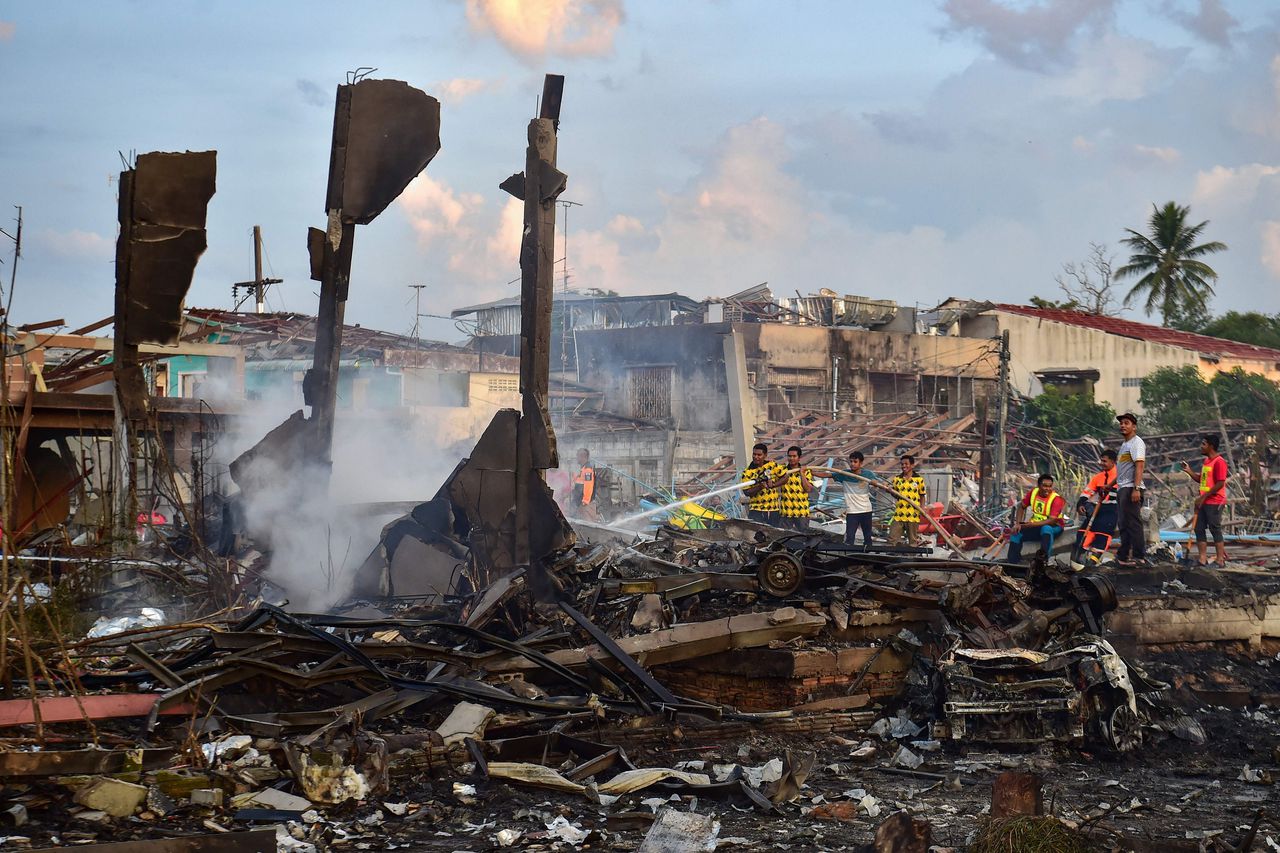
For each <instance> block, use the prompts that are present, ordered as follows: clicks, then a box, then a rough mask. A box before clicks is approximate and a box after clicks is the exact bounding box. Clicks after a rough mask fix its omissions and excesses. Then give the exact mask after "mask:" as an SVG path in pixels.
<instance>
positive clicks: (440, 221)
mask: <svg viewBox="0 0 1280 853" xmlns="http://www.w3.org/2000/svg"><path fill="white" fill-rule="evenodd" d="M399 204H400V206H401V207H402V208H404V211H405V213H406V214H407V215H408V217H409V224H410V225H412V226H413V230H414V232H415V233H416V234H417V235H418V241H419V242H420V243H423V244H426V243H429V242H431V241H432V240H434V239H435V238H436V237H438V236H440V235H442V234H447V235H449V236H451V237H454V238H457V237H466V236H469V235H470V234H471V227H470V224H469V222H464V220H469V219H470V218H471V217H472V216H473V215H474V214H475V213H476V211H477V210H478V209H479V208H481V207H482V206H483V205H484V199H483V198H482V197H480V196H479V195H477V194H475V193H456V192H454V190H453V189H452V188H451V187H449V186H447V185H446V184H444V183H443V182H441V181H437V180H435V179H434V178H432V177H431V176H429V175H428V174H427V173H426V172H423V173H422V174H420V175H418V177H416V178H414V179H413V180H412V181H410V182H409V186H408V187H406V188H405V191H404V192H403V193H401V194H400V198H399Z"/></svg>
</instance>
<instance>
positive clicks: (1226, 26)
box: [1164, 0, 1240, 47]
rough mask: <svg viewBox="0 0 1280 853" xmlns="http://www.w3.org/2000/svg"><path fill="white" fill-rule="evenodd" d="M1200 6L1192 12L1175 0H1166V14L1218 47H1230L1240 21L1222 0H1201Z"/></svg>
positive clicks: (1193, 33)
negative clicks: (1233, 33)
mask: <svg viewBox="0 0 1280 853" xmlns="http://www.w3.org/2000/svg"><path fill="white" fill-rule="evenodd" d="M1199 5H1200V8H1199V9H1198V10H1197V11H1196V12H1194V13H1192V12H1189V11H1187V10H1186V8H1184V7H1183V5H1182V4H1180V3H1177V2H1174V0H1165V2H1164V11H1165V14H1166V15H1168V16H1169V17H1170V18H1172V19H1173V20H1174V21H1176V22H1177V23H1179V24H1180V25H1182V27H1184V28H1185V29H1186V30H1187V31H1188V32H1190V33H1191V34H1192V35H1196V36H1199V37H1200V38H1202V39H1204V40H1205V41H1207V42H1209V43H1210V44H1215V45H1217V46H1218V47H1230V46H1231V36H1232V32H1233V31H1234V30H1235V29H1236V27H1237V26H1239V23H1240V22H1239V21H1237V20H1236V19H1235V17H1234V16H1233V15H1232V14H1231V13H1230V12H1228V11H1227V9H1226V7H1225V6H1223V5H1222V0H1200V4H1199Z"/></svg>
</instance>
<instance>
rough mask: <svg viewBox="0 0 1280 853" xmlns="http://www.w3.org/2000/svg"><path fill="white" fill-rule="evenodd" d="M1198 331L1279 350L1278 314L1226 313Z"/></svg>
mask: <svg viewBox="0 0 1280 853" xmlns="http://www.w3.org/2000/svg"><path fill="white" fill-rule="evenodd" d="M1199 331H1200V333H1201V334H1204V335H1212V336H1213V337H1215V338H1226V339H1227V340H1229V341H1240V342H1241V343H1245V344H1254V345H1255V346H1260V347H1271V348H1272V349H1280V314H1275V315H1272V314H1263V313H1261V312H1259V311H1228V312H1227V313H1225V314H1223V315H1222V316H1221V317H1214V318H1213V319H1212V320H1210V321H1209V322H1208V323H1207V324H1205V326H1204V327H1203V328H1202V329H1200V330H1199Z"/></svg>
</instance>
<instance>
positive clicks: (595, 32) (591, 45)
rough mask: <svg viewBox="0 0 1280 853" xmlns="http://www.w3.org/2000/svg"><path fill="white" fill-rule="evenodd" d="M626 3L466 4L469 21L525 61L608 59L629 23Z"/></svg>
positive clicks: (507, 0)
mask: <svg viewBox="0 0 1280 853" xmlns="http://www.w3.org/2000/svg"><path fill="white" fill-rule="evenodd" d="M624 17H625V16H624V14H623V10H622V2H621V0H467V21H468V23H470V25H471V29H472V30H473V31H475V32H478V33H489V34H492V35H493V36H494V38H496V39H497V40H498V41H499V42H501V43H502V44H503V45H504V46H505V47H506V48H507V49H508V50H510V51H511V52H512V53H514V54H515V55H516V56H517V57H519V58H520V59H522V60H525V61H536V60H539V59H542V58H544V57H546V56H548V55H554V56H564V57H574V56H605V55H608V54H610V53H612V52H613V40H614V36H615V35H616V34H617V31H618V28H619V27H620V26H621V25H622V21H623V19H624Z"/></svg>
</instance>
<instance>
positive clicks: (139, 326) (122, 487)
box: [111, 151, 217, 547]
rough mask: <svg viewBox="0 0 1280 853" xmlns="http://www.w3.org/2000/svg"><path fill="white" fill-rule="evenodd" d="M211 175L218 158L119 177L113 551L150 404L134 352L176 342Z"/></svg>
mask: <svg viewBox="0 0 1280 853" xmlns="http://www.w3.org/2000/svg"><path fill="white" fill-rule="evenodd" d="M216 176H217V152H216V151H198V152H192V151H187V152H185V153H182V154H171V153H162V152H151V153H148V154H142V155H140V156H139V157H138V159H137V162H136V163H135V164H134V167H133V168H132V169H129V170H127V171H125V172H122V173H121V174H120V200H119V211H118V213H119V219H120V236H119V238H118V239H117V240H116V300H115V309H116V310H115V342H114V347H113V352H112V378H113V380H114V385H115V388H114V393H113V396H114V408H115V419H114V425H113V429H112V442H111V452H112V460H111V461H112V475H113V479H114V491H113V494H112V519H113V521H112V536H113V539H114V541H115V543H116V545H117V547H123V546H124V545H127V544H128V543H130V542H131V541H132V540H133V539H134V530H135V527H136V524H137V521H136V519H137V515H138V485H137V460H138V458H139V456H140V453H139V433H140V432H141V430H142V429H143V428H144V427H145V425H146V422H147V420H148V410H149V401H150V391H149V389H148V388H147V383H146V379H145V378H144V376H143V372H142V364H141V362H140V360H139V358H138V348H139V346H140V345H141V344H144V343H154V344H176V343H177V342H178V334H179V332H180V331H181V327H182V304H183V300H185V299H186V296H187V291H188V290H189V289H190V288H191V280H192V277H193V276H194V275H195V270H196V263H197V262H198V261H199V260H200V256H201V255H202V254H204V250H205V246H206V239H205V216H206V213H207V210H208V206H209V199H211V198H212V197H213V194H214V191H215V189H216Z"/></svg>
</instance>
